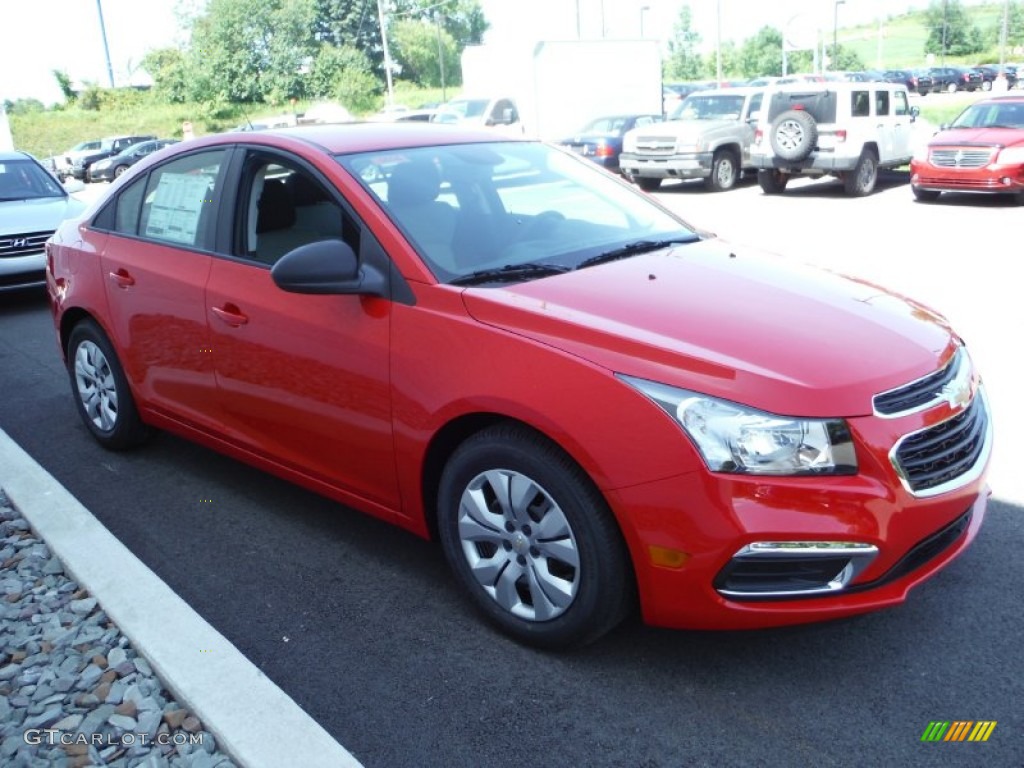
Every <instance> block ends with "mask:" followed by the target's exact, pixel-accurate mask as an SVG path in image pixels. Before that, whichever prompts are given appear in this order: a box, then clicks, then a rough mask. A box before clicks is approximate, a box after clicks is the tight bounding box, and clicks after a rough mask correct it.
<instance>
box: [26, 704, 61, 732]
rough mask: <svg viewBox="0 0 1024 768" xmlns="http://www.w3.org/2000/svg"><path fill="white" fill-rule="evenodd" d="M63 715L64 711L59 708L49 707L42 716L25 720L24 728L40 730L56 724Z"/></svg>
mask: <svg viewBox="0 0 1024 768" xmlns="http://www.w3.org/2000/svg"><path fill="white" fill-rule="evenodd" d="M63 714H64V711H63V710H62V709H61V708H60V707H50V708H49V709H47V710H46V711H45V712H43V713H42V714H39V715H34V716H32V717H27V718H25V722H24V726H25V728H42V727H44V726H47V725H50V724H51V723H55V722H57V720H59V719H60V718H61V716H62V715H63Z"/></svg>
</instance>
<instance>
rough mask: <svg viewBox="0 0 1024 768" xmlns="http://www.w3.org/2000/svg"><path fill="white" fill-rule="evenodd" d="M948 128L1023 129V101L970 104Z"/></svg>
mask: <svg viewBox="0 0 1024 768" xmlns="http://www.w3.org/2000/svg"><path fill="white" fill-rule="evenodd" d="M949 127H950V128H1024V100H1022V101H1019V102H1013V103H1006V104H999V103H993V102H988V103H982V104H972V105H971V106H969V107H968V108H967V109H965V110H964V111H963V112H961V113H960V115H959V116H958V117H957V118H956V120H954V121H953V122H952V123H951V124H950V126H949Z"/></svg>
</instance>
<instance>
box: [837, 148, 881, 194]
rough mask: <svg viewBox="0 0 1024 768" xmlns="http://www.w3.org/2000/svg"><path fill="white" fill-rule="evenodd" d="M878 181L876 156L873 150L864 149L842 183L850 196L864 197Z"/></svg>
mask: <svg viewBox="0 0 1024 768" xmlns="http://www.w3.org/2000/svg"><path fill="white" fill-rule="evenodd" d="M877 182H878V156H877V155H875V153H874V150H871V149H865V150H863V151H862V152H861V153H860V159H859V160H858V161H857V166H856V167H855V168H854V169H853V170H852V171H850V172H849V173H847V174H846V176H845V178H844V179H843V184H844V186H845V188H846V194H847V195H849V196H850V197H864V196H865V195H870V194H871V193H872V192H873V191H874V190H875V184H876V183H877Z"/></svg>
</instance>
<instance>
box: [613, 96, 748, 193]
mask: <svg viewBox="0 0 1024 768" xmlns="http://www.w3.org/2000/svg"><path fill="white" fill-rule="evenodd" d="M763 98H764V89H763V88H723V89H720V90H711V91H697V92H696V93H692V94H690V95H689V96H687V97H686V98H685V99H683V101H682V102H680V103H679V105H678V106H677V107H676V109H675V111H674V112H673V113H672V114H671V115H669V119H668V120H667V121H666V122H664V123H654V124H652V125H647V126H644V127H643V128H636V129H634V130H632V131H629V132H628V133H627V134H626V135H625V137H624V138H623V142H622V155H621V156H620V158H619V166H620V168H621V169H622V174H623V175H624V176H626V178H628V179H630V180H631V181H633V182H635V183H636V184H637V185H639V186H640V188H641V189H645V190H647V191H648V192H652V191H654V190H656V189H657V188H658V187H660V186H661V182H662V179H704V185H705V186H706V187H707V188H708V189H710V190H713V191H716V192H718V191H722V190H726V189H731V188H732V187H733V186H735V185H736V182H737V181H738V180H739V178H740V174H741V173H742V172H743V171H744V170H753V166H752V165H751V163H750V145H751V142H753V140H754V126H755V125H756V124H757V119H758V117H759V113H760V110H761V102H762V100H763Z"/></svg>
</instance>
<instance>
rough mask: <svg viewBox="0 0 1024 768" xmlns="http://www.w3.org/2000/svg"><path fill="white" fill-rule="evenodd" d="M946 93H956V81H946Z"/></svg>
mask: <svg viewBox="0 0 1024 768" xmlns="http://www.w3.org/2000/svg"><path fill="white" fill-rule="evenodd" d="M946 93H956V83H947V84H946Z"/></svg>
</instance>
